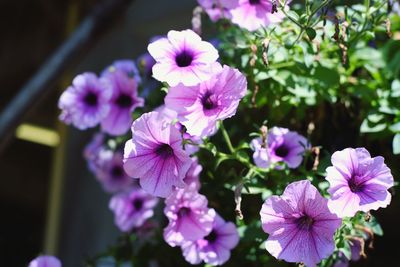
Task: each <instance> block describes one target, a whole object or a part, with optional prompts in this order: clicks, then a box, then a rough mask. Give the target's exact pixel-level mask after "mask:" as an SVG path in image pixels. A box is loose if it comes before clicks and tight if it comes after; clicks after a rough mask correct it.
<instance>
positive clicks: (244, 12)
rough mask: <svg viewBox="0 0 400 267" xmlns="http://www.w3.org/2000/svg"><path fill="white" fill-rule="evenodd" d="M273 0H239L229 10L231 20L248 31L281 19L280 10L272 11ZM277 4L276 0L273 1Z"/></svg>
mask: <svg viewBox="0 0 400 267" xmlns="http://www.w3.org/2000/svg"><path fill="white" fill-rule="evenodd" d="M273 2H274V1H273V0H239V5H238V6H237V7H236V8H233V9H231V10H230V12H231V15H232V22H233V23H235V24H237V25H239V26H240V27H242V28H245V29H247V30H249V31H255V30H257V29H259V28H261V27H266V26H268V25H270V24H274V23H278V22H280V21H282V19H283V17H284V15H283V13H282V11H280V10H276V12H274V13H273ZM275 3H277V4H278V1H275Z"/></svg>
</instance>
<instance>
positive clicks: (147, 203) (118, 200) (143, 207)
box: [109, 187, 158, 232]
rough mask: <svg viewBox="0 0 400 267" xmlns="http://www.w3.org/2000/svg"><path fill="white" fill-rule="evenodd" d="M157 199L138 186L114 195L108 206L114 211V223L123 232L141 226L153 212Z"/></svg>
mask: <svg viewBox="0 0 400 267" xmlns="http://www.w3.org/2000/svg"><path fill="white" fill-rule="evenodd" d="M157 203H158V199H157V198H156V197H153V196H152V195H150V194H148V193H146V192H145V191H143V190H142V189H140V188H138V187H132V188H131V189H130V190H129V191H127V192H122V193H119V194H117V195H114V196H113V197H112V198H111V200H110V204H109V207H110V209H111V210H112V211H113V212H114V217H115V224H116V225H117V226H118V228H119V229H120V230H121V231H123V232H129V231H131V230H132V229H133V228H138V227H141V226H142V225H143V224H144V223H145V221H146V220H147V219H149V218H151V217H152V216H153V214H154V211H153V209H154V207H155V206H156V205H157Z"/></svg>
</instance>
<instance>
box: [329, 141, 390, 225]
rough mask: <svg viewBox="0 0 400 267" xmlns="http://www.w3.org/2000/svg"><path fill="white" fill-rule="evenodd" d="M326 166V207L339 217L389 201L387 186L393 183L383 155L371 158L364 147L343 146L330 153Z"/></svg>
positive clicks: (386, 203)
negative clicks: (327, 193) (329, 160)
mask: <svg viewBox="0 0 400 267" xmlns="http://www.w3.org/2000/svg"><path fill="white" fill-rule="evenodd" d="M331 161H332V165H333V166H331V167H328V168H327V169H326V171H327V176H326V180H327V181H328V182H329V184H330V187H329V189H328V192H329V194H330V195H331V199H330V200H329V203H328V206H329V208H330V209H331V210H332V211H333V212H334V213H336V214H337V215H338V216H339V217H342V218H343V217H346V216H354V214H356V212H357V211H364V212H367V211H369V210H377V209H378V208H385V207H386V206H387V205H389V204H390V201H391V198H392V197H391V195H390V193H389V192H388V189H389V188H390V187H392V186H393V185H394V181H393V176H392V174H391V173H390V169H389V168H388V167H387V166H386V164H385V163H384V159H383V157H374V158H371V155H370V154H369V152H368V151H367V150H366V149H365V148H356V149H353V148H346V149H344V150H342V151H337V152H335V153H333V155H332V159H331Z"/></svg>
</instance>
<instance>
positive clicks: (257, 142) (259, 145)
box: [250, 137, 271, 169]
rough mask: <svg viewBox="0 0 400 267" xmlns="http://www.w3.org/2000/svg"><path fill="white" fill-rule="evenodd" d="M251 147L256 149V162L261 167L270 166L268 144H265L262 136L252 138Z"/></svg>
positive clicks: (254, 156) (254, 157) (254, 159)
mask: <svg viewBox="0 0 400 267" xmlns="http://www.w3.org/2000/svg"><path fill="white" fill-rule="evenodd" d="M250 147H251V149H252V150H253V151H254V153H253V161H254V164H256V166H257V167H259V168H263V169H266V168H268V167H269V166H270V165H271V164H270V161H269V156H268V145H267V144H266V143H265V144H263V141H262V138H261V137H257V138H255V139H253V140H251V143H250Z"/></svg>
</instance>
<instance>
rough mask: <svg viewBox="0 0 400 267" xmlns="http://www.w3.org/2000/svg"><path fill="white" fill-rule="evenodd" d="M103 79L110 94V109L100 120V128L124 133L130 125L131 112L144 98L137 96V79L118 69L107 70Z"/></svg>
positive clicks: (140, 104) (110, 131)
mask: <svg viewBox="0 0 400 267" xmlns="http://www.w3.org/2000/svg"><path fill="white" fill-rule="evenodd" d="M103 80H104V81H105V82H106V83H107V86H108V88H109V90H111V92H112V96H111V99H110V102H109V103H110V111H109V112H108V114H107V116H106V117H105V118H104V119H103V120H102V121H101V129H102V130H103V131H104V132H106V133H108V134H110V135H122V134H125V133H126V132H127V131H128V130H129V127H130V126H131V125H132V121H133V119H132V112H133V111H134V110H135V109H136V108H137V107H143V105H144V99H143V98H141V97H138V91H137V86H138V85H137V81H136V80H135V79H133V78H130V77H129V76H128V75H127V74H126V73H125V72H123V71H122V70H118V69H115V70H113V71H112V70H110V71H108V72H107V73H106V74H105V75H104V76H103Z"/></svg>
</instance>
